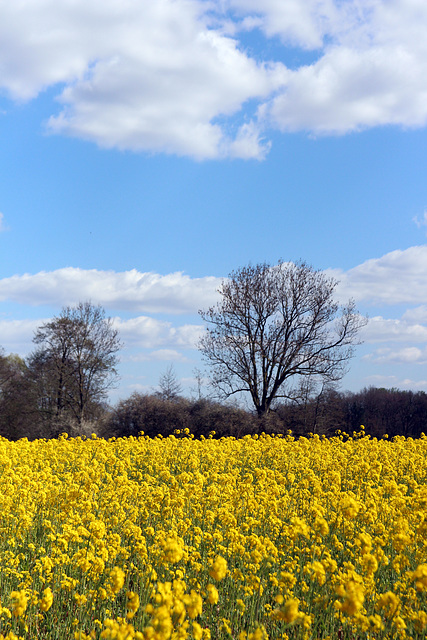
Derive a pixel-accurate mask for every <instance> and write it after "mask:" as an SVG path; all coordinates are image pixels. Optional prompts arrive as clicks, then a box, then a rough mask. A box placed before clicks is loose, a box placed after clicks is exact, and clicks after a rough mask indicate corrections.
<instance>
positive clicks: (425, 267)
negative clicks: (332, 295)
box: [326, 245, 427, 305]
mask: <svg viewBox="0 0 427 640" xmlns="http://www.w3.org/2000/svg"><path fill="white" fill-rule="evenodd" d="M326 272H327V273H328V274H329V275H331V276H334V277H335V278H336V279H337V280H339V285H338V287H337V294H338V296H339V297H340V298H342V299H345V298H348V297H352V298H354V299H355V300H357V301H362V300H363V301H365V302H368V303H372V304H377V303H379V304H385V305H394V304H405V303H411V304H422V303H424V302H425V301H426V281H427V245H421V246H416V247H409V248H408V249H405V250H403V251H402V250H396V251H392V252H390V253H387V254H385V255H384V256H381V257H380V258H372V259H370V260H366V262H363V263H362V264H360V265H358V266H357V267H354V268H353V269H349V270H348V271H342V270H339V269H328V270H326Z"/></svg>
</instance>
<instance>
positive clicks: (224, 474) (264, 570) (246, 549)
mask: <svg viewBox="0 0 427 640" xmlns="http://www.w3.org/2000/svg"><path fill="white" fill-rule="evenodd" d="M426 483H427V438H425V437H422V438H421V439H420V440H412V439H404V438H395V439H394V440H393V442H389V441H388V440H387V439H384V440H381V441H378V440H372V439H370V438H368V437H366V436H365V435H364V433H363V431H362V432H361V433H360V434H354V435H353V437H352V438H348V437H346V436H345V434H344V435H343V434H341V435H338V436H337V437H335V438H332V439H329V440H327V439H322V438H319V437H317V436H313V437H312V438H309V439H306V438H301V439H299V440H294V439H293V438H292V437H291V436H285V437H282V436H267V435H264V434H263V435H261V436H259V437H258V436H246V437H245V438H242V439H240V440H236V439H234V438H223V439H221V440H215V439H213V438H209V439H202V440H200V441H198V440H197V441H196V440H194V439H193V438H191V437H186V434H176V436H171V437H169V438H165V439H164V438H161V437H158V438H156V439H149V438H147V437H144V436H141V437H139V438H127V439H117V440H116V439H112V440H109V441H106V440H102V439H98V438H96V437H95V436H93V438H92V439H88V440H85V439H81V438H77V439H68V438H67V437H65V436H64V437H61V438H60V439H59V440H50V441H46V440H36V441H34V442H29V441H27V440H20V441H18V442H9V441H7V440H3V439H0V503H1V504H0V562H1V565H0V566H1V573H0V640H4V638H7V639H8V640H16V639H17V638H22V639H25V640H27V639H31V640H36V639H37V640H47V639H49V640H68V639H70V640H74V639H80V640H88V639H89V638H90V639H95V640H96V639H101V638H102V639H104V638H105V639H113V638H114V639H116V640H128V639H129V640H131V639H133V638H136V639H140V640H168V639H169V638H170V639H171V640H172V639H173V640H178V639H184V638H189V639H194V640H203V639H205V640H208V639H209V638H212V640H216V639H218V640H219V639H221V640H222V639H229V638H234V639H235V640H263V639H267V638H269V639H270V640H272V639H276V638H289V639H293V638H295V639H296V638H307V639H311V638H313V639H315V638H319V639H320V638H322V639H325V638H330V639H331V640H332V639H337V640H344V639H348V640H356V639H362V638H420V639H421V638H425V637H426V635H427V599H426V593H427V484H426Z"/></svg>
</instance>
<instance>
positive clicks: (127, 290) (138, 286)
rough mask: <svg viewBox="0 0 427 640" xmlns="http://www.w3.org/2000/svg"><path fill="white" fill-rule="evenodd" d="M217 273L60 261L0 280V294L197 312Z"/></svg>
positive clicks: (210, 297)
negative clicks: (111, 268) (78, 265)
mask: <svg viewBox="0 0 427 640" xmlns="http://www.w3.org/2000/svg"><path fill="white" fill-rule="evenodd" d="M220 282H221V278H215V277H213V276H207V277H205V278H190V276H187V275H185V274H183V273H182V272H176V273H171V274H168V275H165V276H161V275H159V274H157V273H151V272H148V273H141V272H139V271H137V270H136V269H132V270H131V271H123V272H114V271H100V270H97V269H89V270H85V269H78V268H74V267H66V268H64V269H57V270H55V271H41V272H39V273H36V274H34V275H31V274H24V275H15V276H11V277H10V278H3V279H1V280H0V300H10V301H13V302H19V303H21V304H29V305H42V304H53V305H56V306H58V305H73V304H76V303H77V302H79V301H81V300H91V301H92V302H93V303H96V304H101V305H102V306H105V307H106V308H110V309H121V310H131V311H138V312H141V311H143V312H148V313H197V311H198V309H199V308H205V307H207V306H209V305H211V304H212V303H213V302H214V301H215V299H216V297H217V293H216V290H217V288H218V286H219V284H220Z"/></svg>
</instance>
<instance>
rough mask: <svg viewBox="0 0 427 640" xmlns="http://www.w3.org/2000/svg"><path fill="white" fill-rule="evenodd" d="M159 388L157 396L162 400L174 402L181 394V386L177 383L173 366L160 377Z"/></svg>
mask: <svg viewBox="0 0 427 640" xmlns="http://www.w3.org/2000/svg"><path fill="white" fill-rule="evenodd" d="M159 388H160V391H158V393H157V396H158V397H159V398H162V399H163V400H176V399H177V398H178V397H179V396H180V395H181V394H182V386H181V385H180V383H179V382H178V379H177V377H176V373H175V368H174V366H173V364H170V365H169V366H168V368H167V369H166V371H165V372H164V373H162V375H161V376H160V378H159Z"/></svg>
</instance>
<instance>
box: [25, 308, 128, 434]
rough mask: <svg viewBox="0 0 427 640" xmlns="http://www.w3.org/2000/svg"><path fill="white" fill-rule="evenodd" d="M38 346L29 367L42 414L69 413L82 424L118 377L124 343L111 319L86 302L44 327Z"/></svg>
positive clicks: (63, 311)
mask: <svg viewBox="0 0 427 640" xmlns="http://www.w3.org/2000/svg"><path fill="white" fill-rule="evenodd" d="M34 342H35V344H37V345H39V347H38V349H37V350H36V351H35V352H34V353H33V354H32V355H31V357H30V359H29V368H30V370H31V371H32V372H33V378H34V380H35V383H36V384H37V386H38V393H39V404H40V408H41V410H42V411H45V412H46V413H47V414H49V415H51V416H56V417H59V416H60V415H62V414H63V413H64V412H67V413H69V414H70V415H72V416H73V417H74V418H75V419H77V421H78V422H79V423H81V422H82V421H83V420H84V419H86V418H88V417H91V416H90V415H88V414H90V413H91V412H92V411H93V408H94V406H95V405H99V403H101V402H102V401H103V400H104V399H105V396H106V393H107V391H108V389H110V388H111V387H112V386H113V384H114V382H115V379H116V377H117V371H116V364H117V361H118V358H117V352H118V350H119V349H120V347H121V343H120V340H119V337H118V332H117V330H116V329H114V328H113V326H112V320H111V319H110V318H106V317H105V312H104V310H103V309H102V307H99V306H94V305H92V304H91V303H90V302H84V303H83V302H81V303H79V304H78V305H77V306H76V307H64V308H63V309H62V311H61V314H60V315H59V316H58V317H55V318H53V320H51V321H50V322H47V323H45V324H43V325H42V326H41V327H40V328H39V329H38V330H37V331H36V333H35V336H34Z"/></svg>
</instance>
